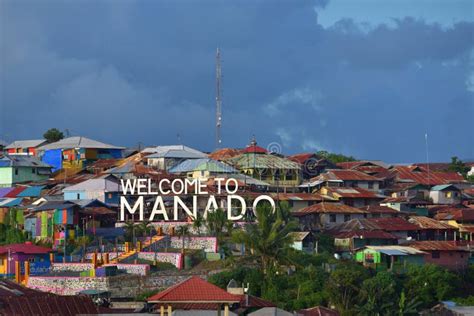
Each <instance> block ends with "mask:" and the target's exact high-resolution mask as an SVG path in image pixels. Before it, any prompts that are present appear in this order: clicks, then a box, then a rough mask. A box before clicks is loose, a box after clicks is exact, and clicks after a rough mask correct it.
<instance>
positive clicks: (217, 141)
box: [216, 47, 222, 148]
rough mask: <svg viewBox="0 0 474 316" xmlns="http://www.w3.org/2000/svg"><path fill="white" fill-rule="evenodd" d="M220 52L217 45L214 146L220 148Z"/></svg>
mask: <svg viewBox="0 0 474 316" xmlns="http://www.w3.org/2000/svg"><path fill="white" fill-rule="evenodd" d="M221 79H222V72H221V52H220V50H219V47H218V48H217V51H216V148H220V146H221V143H222V139H221V126H222V92H221Z"/></svg>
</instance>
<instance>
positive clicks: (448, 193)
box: [445, 191, 453, 199]
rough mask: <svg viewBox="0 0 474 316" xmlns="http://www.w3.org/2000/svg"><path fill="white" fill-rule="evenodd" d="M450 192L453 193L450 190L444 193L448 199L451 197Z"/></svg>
mask: <svg viewBox="0 0 474 316" xmlns="http://www.w3.org/2000/svg"><path fill="white" fill-rule="evenodd" d="M452 194H453V192H451V191H449V192H446V193H445V195H446V197H447V198H448V199H449V198H451V196H452Z"/></svg>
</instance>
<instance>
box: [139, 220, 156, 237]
mask: <svg viewBox="0 0 474 316" xmlns="http://www.w3.org/2000/svg"><path fill="white" fill-rule="evenodd" d="M137 228H138V231H139V232H140V235H141V236H142V237H147V236H149V235H150V233H151V232H152V230H153V225H151V222H149V221H143V222H141V223H140V224H138V227H137Z"/></svg>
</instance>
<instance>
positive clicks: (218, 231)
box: [205, 208, 232, 242]
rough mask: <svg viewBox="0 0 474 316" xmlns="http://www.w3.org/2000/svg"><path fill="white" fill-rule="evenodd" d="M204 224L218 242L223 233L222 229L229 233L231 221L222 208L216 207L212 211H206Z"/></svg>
mask: <svg viewBox="0 0 474 316" xmlns="http://www.w3.org/2000/svg"><path fill="white" fill-rule="evenodd" d="M205 225H206V228H207V231H208V232H209V233H210V234H211V235H212V236H214V237H216V238H217V242H219V241H220V240H221V239H222V237H223V235H224V229H227V232H228V233H230V229H229V228H231V227H232V221H230V220H229V219H227V214H226V212H225V211H224V210H223V209H220V208H218V209H216V210H215V211H214V212H208V213H207V217H206V222H205Z"/></svg>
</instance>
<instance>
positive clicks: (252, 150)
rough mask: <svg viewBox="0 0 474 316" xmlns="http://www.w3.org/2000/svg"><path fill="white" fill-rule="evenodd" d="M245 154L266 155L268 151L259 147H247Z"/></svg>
mask: <svg viewBox="0 0 474 316" xmlns="http://www.w3.org/2000/svg"><path fill="white" fill-rule="evenodd" d="M242 152H244V153H256V154H266V153H267V150H266V149H265V148H262V147H260V146H257V145H252V146H247V147H245V149H244V150H242Z"/></svg>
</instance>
